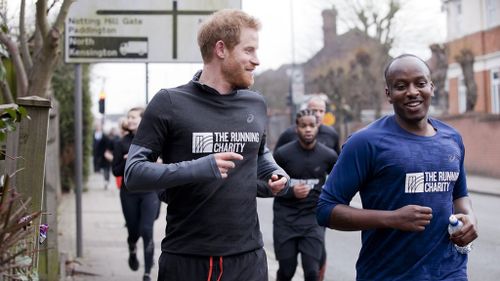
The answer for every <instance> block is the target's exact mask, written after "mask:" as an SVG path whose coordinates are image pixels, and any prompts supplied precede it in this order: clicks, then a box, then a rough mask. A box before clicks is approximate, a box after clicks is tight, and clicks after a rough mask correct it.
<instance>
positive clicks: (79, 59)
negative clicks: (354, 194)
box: [64, 0, 241, 63]
mask: <svg viewBox="0 0 500 281" xmlns="http://www.w3.org/2000/svg"><path fill="white" fill-rule="evenodd" d="M224 8H233V9H241V0H205V1H199V0H170V1H165V0H141V1H135V0H77V1H76V2H75V3H73V4H72V5H71V8H70V10H69V12H68V16H67V18H66V26H65V39H66V40H65V56H64V57H65V61H66V62H67V63H93V62H193V63H194V62H196V63H198V62H201V55H200V51H199V48H198V43H197V40H196V35H197V31H198V27H199V25H200V24H201V22H202V21H203V19H205V18H206V17H208V15H210V14H211V13H213V12H215V11H217V10H220V9H224Z"/></svg>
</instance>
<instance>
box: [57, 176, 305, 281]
mask: <svg viewBox="0 0 500 281" xmlns="http://www.w3.org/2000/svg"><path fill="white" fill-rule="evenodd" d="M86 188H87V190H86V191H84V192H82V222H83V226H82V231H83V234H82V236H83V237H82V241H83V243H82V244H83V257H81V258H77V257H76V207H75V206H76V199H75V198H76V197H75V194H74V193H70V194H64V195H63V196H62V198H61V201H60V204H59V208H58V216H59V240H58V241H59V251H60V253H61V254H62V256H64V257H65V258H66V260H67V261H66V271H67V273H64V272H62V273H61V275H62V278H61V281H140V280H142V275H143V271H144V267H143V266H144V258H143V252H142V249H143V247H142V239H139V242H138V244H137V249H138V251H137V253H138V256H137V258H138V260H139V262H140V267H139V270H138V271H131V270H130V269H129V267H128V262H127V261H128V248H127V242H126V239H127V230H126V228H125V220H124V218H123V214H122V210H121V204H120V196H119V192H120V191H119V190H118V189H117V188H116V186H115V184H114V178H112V181H111V182H110V184H109V187H108V189H107V190H105V189H104V180H103V177H102V175H101V174H92V175H91V176H90V179H89V182H88V183H87V186H86ZM165 212H166V205H165V204H162V207H161V214H160V217H159V218H158V220H157V221H156V222H155V225H154V241H155V258H154V260H155V263H157V261H158V258H159V256H160V253H161V251H160V243H161V240H162V239H163V237H164V233H165V224H166V223H165ZM267 252H268V255H267V256H268V263H269V272H270V274H269V275H270V279H269V280H270V281H271V280H273V281H274V278H275V277H274V276H271V275H275V274H274V273H275V272H276V270H277V269H278V264H277V262H276V260H275V259H274V253H272V251H271V252H269V251H267ZM61 262H64V261H61ZM157 273H158V267H157V266H156V265H155V266H154V267H153V269H152V271H151V278H152V280H154V281H156V279H157ZM271 273H272V274H271ZM299 274H301V272H300V273H299V270H297V274H296V275H299ZM65 275H67V276H65ZM294 280H295V278H294ZM297 280H300V279H297Z"/></svg>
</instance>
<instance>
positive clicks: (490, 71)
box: [442, 0, 500, 114]
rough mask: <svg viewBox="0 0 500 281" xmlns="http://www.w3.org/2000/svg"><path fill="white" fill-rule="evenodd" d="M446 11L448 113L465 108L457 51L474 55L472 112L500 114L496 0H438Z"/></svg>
mask: <svg viewBox="0 0 500 281" xmlns="http://www.w3.org/2000/svg"><path fill="white" fill-rule="evenodd" d="M442 3H443V9H444V11H446V13H447V26H448V32H447V34H448V35H447V36H448V38H447V47H448V63H449V66H448V73H447V88H448V93H449V109H448V113H450V114H460V113H464V112H465V110H466V98H467V96H466V88H465V81H464V76H463V73H462V69H461V67H460V64H459V63H458V62H457V59H456V57H457V55H459V54H460V52H461V51H462V50H464V49H469V50H470V51H472V53H473V55H474V79H475V82H476V84H477V103H476V105H475V107H474V111H475V112H482V113H493V114H500V0H442Z"/></svg>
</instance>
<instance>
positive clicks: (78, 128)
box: [75, 63, 83, 257]
mask: <svg viewBox="0 0 500 281" xmlns="http://www.w3.org/2000/svg"><path fill="white" fill-rule="evenodd" d="M82 141H83V137H82V65H81V64H79V63H77V64H75V154H76V157H75V194H76V196H75V197H76V256H77V257H82V256H83V249H82V248H83V247H82V171H83V169H82V168H83V165H82V163H83V161H82V158H83V148H82Z"/></svg>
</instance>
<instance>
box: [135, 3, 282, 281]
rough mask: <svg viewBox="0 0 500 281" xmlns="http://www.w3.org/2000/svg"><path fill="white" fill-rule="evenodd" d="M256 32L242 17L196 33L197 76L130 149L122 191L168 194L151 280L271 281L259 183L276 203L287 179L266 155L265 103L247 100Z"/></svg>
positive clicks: (148, 116)
mask: <svg viewBox="0 0 500 281" xmlns="http://www.w3.org/2000/svg"><path fill="white" fill-rule="evenodd" d="M259 29H260V23H259V22H258V20H256V19H255V18H253V17H251V16H250V15H248V14H246V13H245V12H243V11H239V10H221V11H218V12H215V13H214V14H213V15H212V16H211V17H209V18H208V19H206V20H205V21H204V22H203V23H202V24H201V26H200V29H199V31H198V45H199V46H200V51H201V55H202V58H203V70H202V71H200V72H198V73H196V75H195V76H194V78H193V80H191V81H190V82H189V83H188V84H186V85H183V86H179V87H177V88H173V89H164V90H161V91H160V92H158V93H157V94H156V95H155V96H154V98H153V99H152V100H151V102H150V103H149V105H148V107H147V109H146V112H145V114H144V120H143V122H142V123H141V126H140V128H139V130H138V132H137V134H136V136H135V138H134V141H133V144H132V146H131V147H130V152H129V158H128V160H127V167H126V171H125V181H126V184H127V186H128V187H129V188H131V189H134V190H148V189H156V190H160V191H161V190H165V191H166V192H165V197H162V198H165V200H167V203H168V209H167V227H166V231H165V238H164V239H163V241H162V254H161V257H160V262H159V267H160V269H159V276H158V280H161V281H166V280H207V279H208V280H215V279H217V280H221V279H222V280H239V281H245V280H248V281H250V280H252V281H267V280H268V272H267V260H266V253H265V252H264V249H263V241H262V234H261V232H260V229H259V220H258V216H257V200H256V195H257V180H258V179H265V180H266V181H267V183H268V188H270V189H271V190H272V192H273V193H274V194H278V193H280V192H284V191H286V188H285V187H286V183H287V175H286V173H285V172H284V171H283V170H282V169H281V168H280V167H279V166H278V165H277V164H276V163H275V161H274V159H273V157H272V155H271V153H270V151H269V149H267V147H266V127H267V107H266V104H265V101H264V98H263V97H262V96H261V95H259V94H258V93H255V92H252V91H250V90H248V88H249V87H250V86H251V85H252V84H253V82H254V78H253V71H254V70H255V68H256V67H257V66H258V65H259V59H258V58H257V48H258V46H259V44H258V43H259V41H258V30H259ZM159 156H161V157H162V159H163V164H162V163H156V159H157V158H158V157H159ZM212 278H213V279H212Z"/></svg>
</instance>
